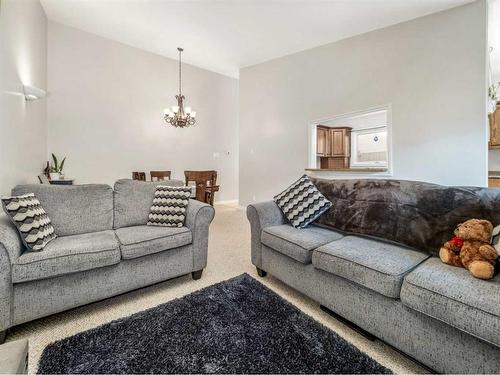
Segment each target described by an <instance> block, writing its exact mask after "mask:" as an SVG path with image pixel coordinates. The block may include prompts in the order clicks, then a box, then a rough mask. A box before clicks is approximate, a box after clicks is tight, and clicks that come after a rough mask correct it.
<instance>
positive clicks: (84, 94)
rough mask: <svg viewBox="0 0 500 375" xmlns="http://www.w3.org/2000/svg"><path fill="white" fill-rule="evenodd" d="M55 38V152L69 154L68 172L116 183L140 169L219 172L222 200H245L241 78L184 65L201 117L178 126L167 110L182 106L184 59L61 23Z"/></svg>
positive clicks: (190, 99) (186, 89)
mask: <svg viewBox="0 0 500 375" xmlns="http://www.w3.org/2000/svg"><path fill="white" fill-rule="evenodd" d="M48 43H49V58H48V61H49V65H48V66H49V69H48V86H49V91H50V92H51V95H50V97H49V99H48V122H49V141H48V146H49V147H48V149H49V152H54V153H55V154H56V155H58V156H61V157H62V156H67V160H66V167H65V169H66V176H67V177H70V178H75V179H76V181H77V183H107V184H110V185H112V184H113V183H114V181H116V180H117V179H119V178H130V177H131V172H132V171H146V172H148V173H149V171H151V170H171V171H172V178H178V179H184V174H183V171H184V170H186V169H194V170H203V169H216V170H217V171H218V173H219V180H218V181H219V183H220V185H221V189H220V193H219V194H216V199H217V200H234V199H237V198H238V81H237V80H236V79H233V78H229V77H226V76H223V75H220V74H217V73H213V72H209V71H207V70H203V69H200V68H196V67H194V66H190V65H183V93H184V94H185V95H186V99H187V105H189V106H192V107H193V110H195V111H196V112H197V118H198V119H197V124H196V125H195V126H193V127H190V128H186V129H176V128H173V127H172V126H167V125H166V124H165V123H164V121H163V119H162V116H163V109H164V108H165V107H170V106H172V105H175V104H176V102H175V95H176V94H177V89H178V88H177V87H178V62H177V61H175V60H171V59H168V58H165V57H162V56H158V55H155V54H152V53H149V52H145V51H142V50H139V49H136V48H133V47H129V46H126V45H124V44H120V43H117V42H114V41H111V40H109V39H105V38H102V37H99V36H96V35H92V34H89V33H86V32H83V31H79V30H77V29H74V28H70V27H67V26H64V25H61V24H57V23H53V22H49V33H48ZM185 54H189V51H185ZM214 153H219V157H214Z"/></svg>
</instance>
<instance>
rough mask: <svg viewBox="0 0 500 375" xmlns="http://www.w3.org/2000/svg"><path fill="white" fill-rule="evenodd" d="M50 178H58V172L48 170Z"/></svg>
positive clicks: (54, 179) (55, 179)
mask: <svg viewBox="0 0 500 375" xmlns="http://www.w3.org/2000/svg"><path fill="white" fill-rule="evenodd" d="M50 179H51V180H53V181H57V180H59V173H55V172H50Z"/></svg>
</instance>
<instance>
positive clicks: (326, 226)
mask: <svg viewBox="0 0 500 375" xmlns="http://www.w3.org/2000/svg"><path fill="white" fill-rule="evenodd" d="M313 182H314V183H315V184H316V186H317V187H318V188H319V190H320V191H321V192H322V193H323V194H324V195H325V196H326V197H327V198H328V199H329V200H330V201H332V203H333V206H332V208H331V209H330V210H329V212H327V213H325V215H323V216H322V217H321V218H320V219H319V220H318V222H317V223H315V224H313V225H311V226H309V227H308V228H306V229H295V228H293V227H291V226H290V225H289V224H288V222H287V220H286V219H285V218H284V216H283V214H282V212H281V211H280V209H279V208H278V206H277V205H276V204H275V203H274V202H273V201H269V202H263V203H257V204H252V205H250V206H248V208H247V217H248V219H249V221H250V225H251V236H252V252H251V256H252V263H253V264H254V265H255V266H256V267H257V271H258V273H259V275H260V276H266V274H267V273H270V274H271V275H273V276H274V277H276V278H278V279H280V280H282V281H283V282H284V283H286V284H288V285H290V286H292V287H293V288H295V289H297V290H298V291H300V292H302V293H304V294H306V295H307V296H309V297H311V298H312V299H314V300H315V301H317V302H319V303H320V304H321V305H322V306H325V307H326V308H328V309H329V310H331V311H333V312H334V313H335V314H338V315H340V316H341V317H343V318H344V319H346V320H348V321H350V322H351V323H354V324H355V325H357V326H359V327H361V328H362V329H363V330H365V331H367V332H369V333H370V334H372V335H374V336H376V337H378V338H380V339H381V340H383V341H385V342H387V343H388V344H390V345H392V346H394V347H395V348H397V349H399V350H400V351H402V352H404V353H406V354H408V355H409V356H411V357H413V358H414V359H416V360H418V361H420V362H421V363H423V364H424V365H426V366H428V367H430V368H431V369H433V370H435V371H438V372H445V373H500V275H498V274H497V275H496V276H495V277H494V279H492V280H489V281H483V280H479V279H475V278H473V277H472V276H471V275H469V273H468V271H466V270H465V269H462V268H456V267H452V266H448V265H445V264H443V263H442V262H441V261H440V259H439V258H438V257H436V254H435V251H437V250H438V248H437V249H436V248H435V244H439V243H440V241H442V240H443V239H446V238H450V236H451V235H452V231H453V228H454V227H455V225H456V224H457V223H460V222H462V221H465V220H467V219H469V218H472V217H482V218H486V219H489V220H491V221H492V222H493V223H494V224H495V225H497V224H500V189H485V188H465V187H443V186H438V185H432V184H425V183H419V182H409V181H396V180H358V181H356V180H343V181H342V180H320V179H313ZM384 234H386V235H385V236H384ZM389 240H390V241H389ZM416 244H421V246H420V247H415V245H416ZM410 245H411V246H410Z"/></svg>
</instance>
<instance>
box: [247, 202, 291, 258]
mask: <svg viewBox="0 0 500 375" xmlns="http://www.w3.org/2000/svg"><path fill="white" fill-rule="evenodd" d="M247 218H248V221H249V222H250V230H251V235H252V263H253V264H254V265H255V266H256V267H258V268H262V247H261V242H260V236H261V233H262V229H264V228H267V227H271V226H273V225H282V224H285V223H287V220H286V218H285V216H284V215H283V212H282V211H281V209H280V208H279V207H278V205H277V204H276V203H275V202H274V201H267V202H261V203H255V204H250V205H248V207H247Z"/></svg>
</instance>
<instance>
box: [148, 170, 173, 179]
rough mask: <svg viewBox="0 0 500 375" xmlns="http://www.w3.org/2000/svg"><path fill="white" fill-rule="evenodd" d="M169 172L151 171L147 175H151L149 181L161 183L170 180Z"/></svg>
mask: <svg viewBox="0 0 500 375" xmlns="http://www.w3.org/2000/svg"><path fill="white" fill-rule="evenodd" d="M171 173H172V172H171V171H151V172H149V174H150V175H151V181H155V178H156V181H163V180H170V174H171Z"/></svg>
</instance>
